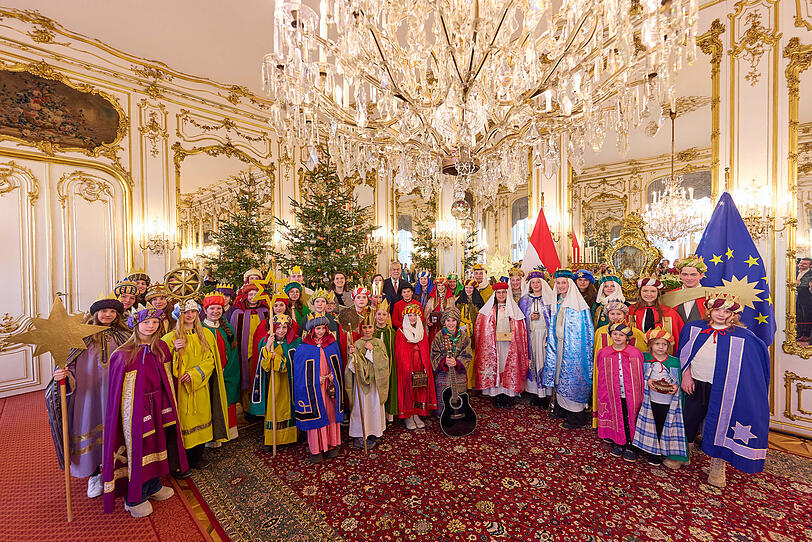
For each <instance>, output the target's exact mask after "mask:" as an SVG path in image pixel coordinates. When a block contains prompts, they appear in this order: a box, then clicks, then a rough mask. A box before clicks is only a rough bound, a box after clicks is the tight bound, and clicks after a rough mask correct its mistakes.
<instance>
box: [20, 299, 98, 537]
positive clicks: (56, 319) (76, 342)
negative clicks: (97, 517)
mask: <svg viewBox="0 0 812 542" xmlns="http://www.w3.org/2000/svg"><path fill="white" fill-rule="evenodd" d="M83 318H84V316H83V315H82V314H81V313H80V314H68V311H67V310H66V309H65V305H64V304H63V303H62V299H61V298H60V297H59V296H57V297H56V298H54V304H53V306H52V307H51V313H50V314H49V315H48V318H32V319H31V328H30V329H29V330H28V331H24V332H23V333H19V334H17V335H14V336H12V337H9V338H8V339H6V342H7V343H10V344H33V345H34V355H35V356H40V355H42V354H47V353H50V354H51V356H52V357H53V358H54V363H56V365H57V366H58V367H59V368H60V369H64V368H65V365H66V363H67V361H68V355H69V354H70V351H71V349H73V348H79V349H81V350H84V349H85V348H87V345H86V344H85V341H84V340H83V339H84V338H85V337H89V336H91V335H94V334H96V333H98V332H100V331H103V330H105V329H108V327H107V326H96V325H92V324H83V323H82V319H83ZM59 398H60V402H61V406H62V408H61V410H62V452H63V454H64V457H65V500H66V504H67V509H68V521H69V522H70V521H73V510H72V507H71V495H70V447H69V444H70V439H69V437H68V402H67V398H66V392H65V380H61V381H60V383H59Z"/></svg>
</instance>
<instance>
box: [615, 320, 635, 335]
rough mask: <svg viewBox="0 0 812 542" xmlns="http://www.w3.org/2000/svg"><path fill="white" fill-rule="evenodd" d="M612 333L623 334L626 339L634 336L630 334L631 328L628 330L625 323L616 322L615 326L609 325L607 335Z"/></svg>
mask: <svg viewBox="0 0 812 542" xmlns="http://www.w3.org/2000/svg"><path fill="white" fill-rule="evenodd" d="M614 331H620V332H621V333H623V334H624V335H626V336H627V337H631V336H632V335H634V332H632V328H630V327H629V325H628V324H626V323H625V322H618V323H616V324H611V325H610V326H609V333H612V332H614Z"/></svg>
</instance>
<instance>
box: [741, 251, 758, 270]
mask: <svg viewBox="0 0 812 542" xmlns="http://www.w3.org/2000/svg"><path fill="white" fill-rule="evenodd" d="M744 263H746V264H747V267H748V268H750V267H753V266H754V265H757V264H758V258H756V257H754V256H753V255H752V254H751V255H750V257H749V258H747V259H746V260H744Z"/></svg>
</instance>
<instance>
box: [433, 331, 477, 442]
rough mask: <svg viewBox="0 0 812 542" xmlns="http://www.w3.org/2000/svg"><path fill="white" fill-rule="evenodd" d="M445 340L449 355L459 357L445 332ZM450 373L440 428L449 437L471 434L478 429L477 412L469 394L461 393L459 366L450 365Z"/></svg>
mask: <svg viewBox="0 0 812 542" xmlns="http://www.w3.org/2000/svg"><path fill="white" fill-rule="evenodd" d="M440 333H443V332H442V331H441V332H440ZM443 340H444V341H445V345H446V351H447V352H448V353H449V357H452V358H454V359H457V356H456V352H455V349H456V345H454V347H453V348H452V346H451V341H450V340H449V338H448V336H447V335H445V334H444V335H443ZM448 375H449V377H450V378H451V385H449V386H448V387H447V388H446V389H444V390H443V405H444V408H443V414H442V415H441V416H440V428H441V429H442V430H443V433H445V434H446V435H448V436H449V437H464V436H466V435H470V434H471V433H473V432H474V430H475V429H476V412H474V409H473V408H471V403H470V401H469V398H468V394H467V393H466V392H463V393H459V390H458V384H457V368H456V367H449V370H448Z"/></svg>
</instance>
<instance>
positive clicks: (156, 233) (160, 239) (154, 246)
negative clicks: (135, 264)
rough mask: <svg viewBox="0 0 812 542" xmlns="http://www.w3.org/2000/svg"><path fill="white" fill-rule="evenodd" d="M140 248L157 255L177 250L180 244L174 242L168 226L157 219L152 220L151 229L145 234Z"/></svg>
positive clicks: (139, 244)
mask: <svg viewBox="0 0 812 542" xmlns="http://www.w3.org/2000/svg"><path fill="white" fill-rule="evenodd" d="M138 246H140V247H141V250H148V251H150V252H152V253H153V254H156V255H157V254H163V253H164V252H169V251H172V250H175V249H176V248H177V247H178V243H177V242H176V241H173V240H172V237H171V236H170V233H169V227H168V226H167V224H166V223H165V222H162V221H160V220H159V219H158V217H155V218H153V219H152V224H151V225H150V227H149V228H147V229H146V231H145V232H144V235H143V236H142V239H141V242H139V243H138Z"/></svg>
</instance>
